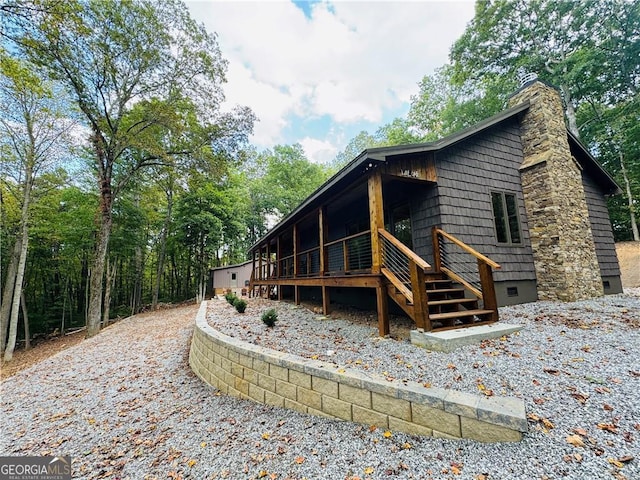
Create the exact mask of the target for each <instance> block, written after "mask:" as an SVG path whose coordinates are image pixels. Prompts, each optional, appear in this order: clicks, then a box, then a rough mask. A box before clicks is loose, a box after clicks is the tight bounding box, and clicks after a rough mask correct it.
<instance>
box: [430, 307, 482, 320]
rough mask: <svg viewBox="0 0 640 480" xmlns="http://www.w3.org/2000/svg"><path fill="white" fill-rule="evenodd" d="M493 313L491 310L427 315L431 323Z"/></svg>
mask: <svg viewBox="0 0 640 480" xmlns="http://www.w3.org/2000/svg"><path fill="white" fill-rule="evenodd" d="M489 313H493V310H480V309H478V310H462V311H459V312H447V313H434V314H431V315H429V319H430V320H431V321H432V322H433V321H439V320H450V319H455V318H463V317H475V316H480V315H487V314H489Z"/></svg>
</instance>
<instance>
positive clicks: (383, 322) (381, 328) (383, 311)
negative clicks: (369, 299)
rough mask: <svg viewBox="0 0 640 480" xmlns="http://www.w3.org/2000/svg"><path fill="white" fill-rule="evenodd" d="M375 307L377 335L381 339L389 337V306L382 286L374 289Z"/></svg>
mask: <svg viewBox="0 0 640 480" xmlns="http://www.w3.org/2000/svg"><path fill="white" fill-rule="evenodd" d="M376 306H377V308H378V334H379V335H380V336H381V337H386V336H387V335H389V304H388V300H387V289H386V288H385V287H384V286H383V285H378V286H377V287H376Z"/></svg>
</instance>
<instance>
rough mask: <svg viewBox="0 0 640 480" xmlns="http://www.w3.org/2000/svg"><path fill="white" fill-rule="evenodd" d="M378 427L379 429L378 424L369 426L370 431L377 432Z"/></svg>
mask: <svg viewBox="0 0 640 480" xmlns="http://www.w3.org/2000/svg"><path fill="white" fill-rule="evenodd" d="M377 429H378V427H377V426H375V425H371V426H370V427H369V431H370V432H375V431H376V430H377Z"/></svg>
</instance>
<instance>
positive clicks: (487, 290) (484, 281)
mask: <svg viewBox="0 0 640 480" xmlns="http://www.w3.org/2000/svg"><path fill="white" fill-rule="evenodd" d="M478 273H480V285H481V287H482V303H483V304H484V305H483V308H484V309H485V310H491V311H492V312H493V313H492V314H491V321H492V322H497V321H498V301H497V299H496V288H495V285H494V283H493V273H492V272H491V266H490V265H487V264H486V263H485V262H483V261H482V260H481V259H478Z"/></svg>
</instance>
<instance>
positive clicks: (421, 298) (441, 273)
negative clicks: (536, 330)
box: [378, 228, 500, 331]
mask: <svg viewBox="0 0 640 480" xmlns="http://www.w3.org/2000/svg"><path fill="white" fill-rule="evenodd" d="M378 232H379V235H380V237H379V238H380V243H381V251H382V255H381V257H382V262H381V268H380V273H382V275H383V277H384V278H385V285H386V290H387V293H388V295H389V296H390V297H391V298H392V299H393V301H394V302H395V303H396V304H398V305H399V306H400V308H402V310H404V312H405V313H406V314H407V315H408V316H409V317H411V319H412V320H413V321H414V322H415V323H416V327H417V328H418V330H424V331H433V330H447V329H452V328H462V327H470V326H474V325H481V324H488V323H493V322H496V321H497V320H498V305H497V302H496V295H495V288H494V284H493V276H492V273H491V269H492V268H500V265H498V264H497V263H495V262H494V261H493V260H491V259H489V258H487V257H485V256H484V255H482V254H480V253H479V252H477V251H475V250H474V249H472V248H471V247H469V246H468V245H466V244H464V243H463V242H461V241H460V240H458V239H457V238H455V237H453V236H452V235H450V234H448V233H446V232H444V231H443V230H441V229H439V228H434V230H433V245H434V251H435V265H434V267H432V266H431V265H429V264H428V263H427V262H425V261H424V260H423V259H421V258H420V257H419V256H418V255H417V254H416V253H415V252H413V251H412V250H410V249H409V248H407V247H406V246H404V245H403V244H401V243H400V241H399V240H398V239H396V238H395V237H393V236H392V235H391V234H390V233H389V232H387V231H386V230H384V229H379V230H378ZM445 241H446V242H449V243H450V246H452V247H454V248H459V249H461V250H462V251H463V252H464V253H465V254H467V255H471V257H472V258H474V259H477V265H478V271H477V272H478V276H479V279H480V281H479V284H478V283H476V284H473V282H469V281H468V280H466V279H465V278H463V275H462V274H458V273H456V271H455V266H454V265H452V264H450V263H449V262H448V261H447V260H448V259H447V257H446V256H445V255H446V253H447V252H446V251H445V249H444V248H443V244H444V242H445Z"/></svg>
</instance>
